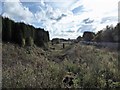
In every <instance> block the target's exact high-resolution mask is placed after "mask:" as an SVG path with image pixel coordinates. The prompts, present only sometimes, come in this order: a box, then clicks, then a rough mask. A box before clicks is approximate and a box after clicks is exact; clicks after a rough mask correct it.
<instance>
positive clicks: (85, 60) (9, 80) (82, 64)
mask: <svg viewBox="0 0 120 90" xmlns="http://www.w3.org/2000/svg"><path fill="white" fill-rule="evenodd" d="M53 47H55V50H53V49H51V48H53ZM118 57H119V54H118V53H117V52H109V51H107V50H102V49H101V50H100V49H96V48H95V47H93V46H84V45H79V44H75V45H69V44H67V45H66V47H65V48H64V49H63V48H62V44H54V45H52V44H51V43H49V50H47V51H44V50H43V49H41V48H38V47H37V46H33V47H27V48H23V47H19V46H17V45H14V44H5V43H3V81H2V83H3V88H8V87H9V88H10V87H11V88H30V87H32V88H118V87H120V73H119V72H118Z"/></svg>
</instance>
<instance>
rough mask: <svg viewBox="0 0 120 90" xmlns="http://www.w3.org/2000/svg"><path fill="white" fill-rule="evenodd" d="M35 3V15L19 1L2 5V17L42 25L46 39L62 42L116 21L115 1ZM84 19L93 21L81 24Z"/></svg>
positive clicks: (53, 0) (49, 1)
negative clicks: (64, 39) (57, 39)
mask: <svg viewBox="0 0 120 90" xmlns="http://www.w3.org/2000/svg"><path fill="white" fill-rule="evenodd" d="M45 1H46V2H45ZM34 2H35V1H34ZM38 2H39V4H38V5H39V11H37V12H36V13H35V14H33V13H32V11H30V10H29V7H26V6H23V5H22V3H20V2H19V0H16V2H14V3H13V2H12V3H7V2H5V5H4V9H5V10H4V11H5V13H4V14H3V15H4V16H9V17H10V18H14V17H19V19H20V20H24V21H25V22H27V23H33V24H35V23H37V26H38V25H39V24H40V23H42V24H43V27H44V28H45V30H48V31H49V32H50V38H55V37H62V38H66V39H67V38H76V37H77V36H79V35H82V32H84V31H86V30H89V31H92V30H94V31H95V32H97V31H98V30H101V29H102V28H104V27H105V26H106V25H111V24H113V25H116V23H117V19H118V0H106V1H105V0H69V1H67V0H59V1H58V0H52V1H51V0H40V1H38ZM11 6H12V7H11ZM79 6H82V8H80V9H81V10H79V11H78V13H77V14H74V13H73V12H72V10H74V9H75V8H77V7H79ZM33 8H34V7H33ZM87 18H89V21H91V20H93V22H91V23H85V22H83V20H85V19H87ZM80 28H81V29H80ZM78 29H80V30H79V32H78Z"/></svg>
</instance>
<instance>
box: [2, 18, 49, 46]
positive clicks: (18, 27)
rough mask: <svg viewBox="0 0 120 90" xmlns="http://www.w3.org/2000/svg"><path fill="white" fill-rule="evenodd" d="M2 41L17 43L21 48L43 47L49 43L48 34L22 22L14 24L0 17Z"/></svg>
mask: <svg viewBox="0 0 120 90" xmlns="http://www.w3.org/2000/svg"><path fill="white" fill-rule="evenodd" d="M2 41H4V42H12V43H17V44H19V45H21V46H31V45H33V44H36V45H37V46H44V44H45V43H46V42H48V41H49V32H48V31H45V30H44V29H41V28H35V27H33V26H32V25H27V24H25V23H23V22H17V23H16V22H14V21H13V20H10V19H9V18H3V17H2Z"/></svg>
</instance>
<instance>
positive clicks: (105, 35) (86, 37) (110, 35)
mask: <svg viewBox="0 0 120 90" xmlns="http://www.w3.org/2000/svg"><path fill="white" fill-rule="evenodd" d="M119 35H120V23H118V24H117V25H116V26H115V27H113V26H112V25H111V26H106V28H104V29H103V30H100V31H98V32H97V33H96V34H95V33H93V32H88V31H86V32H84V33H83V36H82V37H80V36H79V37H78V38H77V40H78V41H82V40H83V41H93V42H113V43H114V42H116V43H120V36H119Z"/></svg>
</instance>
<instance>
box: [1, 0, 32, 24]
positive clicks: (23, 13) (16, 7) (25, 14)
mask: <svg viewBox="0 0 120 90" xmlns="http://www.w3.org/2000/svg"><path fill="white" fill-rule="evenodd" d="M8 1H9V0H6V2H4V4H3V16H6V17H9V18H12V19H19V20H18V21H24V22H25V23H32V21H33V18H34V15H33V13H32V12H31V11H30V10H29V8H28V7H25V6H23V5H22V3H21V2H20V1H19V0H15V2H8Z"/></svg>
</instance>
